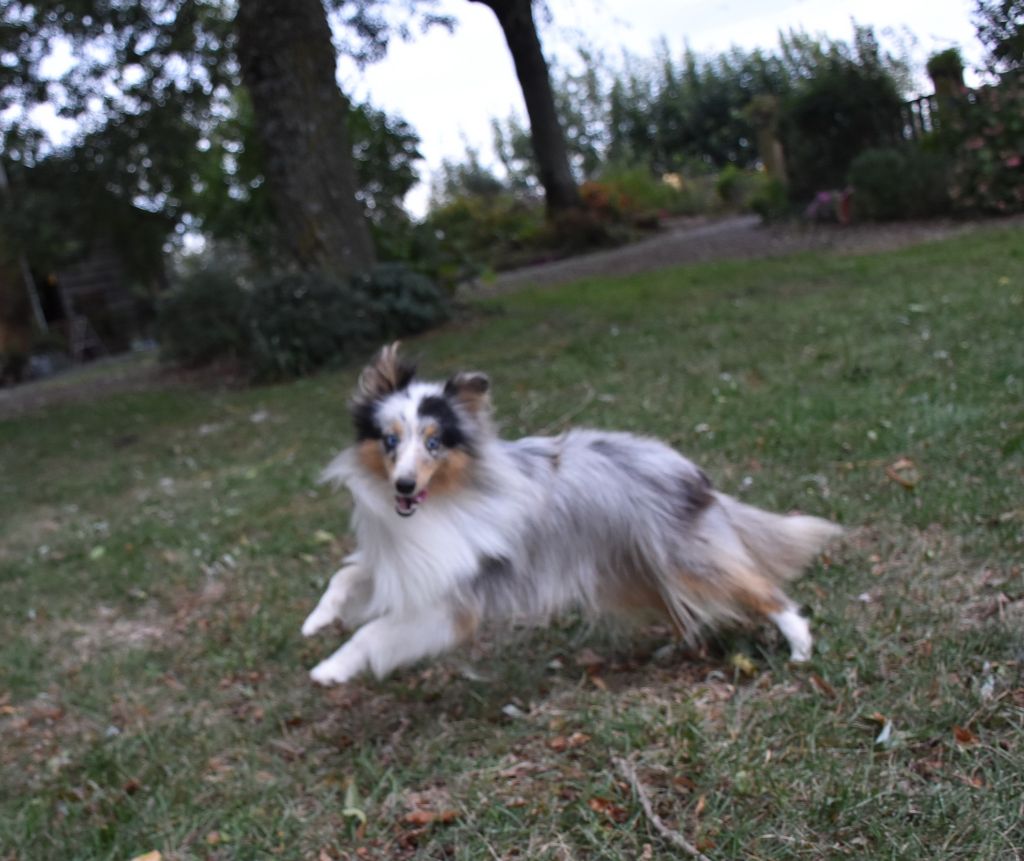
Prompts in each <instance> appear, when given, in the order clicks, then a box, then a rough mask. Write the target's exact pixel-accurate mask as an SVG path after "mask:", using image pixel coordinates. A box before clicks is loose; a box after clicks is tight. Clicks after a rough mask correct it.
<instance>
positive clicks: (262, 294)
mask: <svg viewBox="0 0 1024 861" xmlns="http://www.w3.org/2000/svg"><path fill="white" fill-rule="evenodd" d="M239 283H240V279H239V278H238V277H235V278H230V277H227V276H225V275H223V274H222V273H218V272H216V270H206V271H202V272H199V273H197V274H195V275H193V276H191V277H190V278H189V279H187V280H186V282H185V283H184V284H183V285H182V287H181V288H179V289H178V290H175V291H174V292H173V293H172V294H171V295H170V296H169V297H168V298H167V300H166V301H165V302H164V303H163V304H162V306H161V310H160V318H159V321H160V328H159V331H160V336H161V348H162V350H163V354H164V356H165V357H166V358H168V359H171V360H172V361H177V362H182V363H185V364H189V365H199V364H205V363H209V362H212V361H215V360H220V359H233V360H236V361H237V362H238V363H239V364H240V365H241V366H242V367H243V368H244V370H246V371H247V372H248V373H249V375H250V376H251V377H252V378H253V379H256V380H264V381H265V380H277V379H286V378H289V377H297V376H302V375H305V374H309V373H312V372H313V371H316V370H318V369H320V368H324V367H331V366H336V365H339V364H341V363H343V362H345V361H348V360H349V359H352V358H356V357H358V356H362V355H363V354H365V353H366V352H368V351H370V350H372V349H374V348H375V347H377V346H379V345H380V343H381V342H382V341H385V340H388V339H390V338H393V337H396V336H400V335H409V334H415V333H417V332H422V331H424V330H426V329H428V328H430V327H431V326H434V325H436V324H438V323H440V322H441V321H442V320H444V319H445V318H446V317H447V313H448V308H447V301H446V299H445V296H444V294H443V293H441V291H440V290H439V289H438V288H437V287H436V286H435V285H434V284H433V282H431V281H430V280H429V279H428V278H426V277H425V276H423V275H421V274H419V273H416V272H413V271H412V270H410V269H408V268H407V267H406V266H404V265H402V264H384V265H381V266H378V267H377V268H375V269H374V270H373V271H372V272H371V273H369V274H367V275H364V276H360V277H357V278H354V279H353V280H351V281H344V280H339V279H336V278H332V277H331V276H329V275H326V274H324V273H287V274H281V275H275V276H272V277H269V278H266V279H264V280H262V281H259V282H257V283H256V284H255V285H254V286H252V287H250V288H248V289H243V288H241V287H240V286H239Z"/></svg>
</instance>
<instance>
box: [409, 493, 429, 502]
mask: <svg viewBox="0 0 1024 861" xmlns="http://www.w3.org/2000/svg"><path fill="white" fill-rule="evenodd" d="M426 498H427V491H426V490H421V491H420V492H419V493H417V494H416V495H415V496H414V497H413V498H412V501H413V502H423V500H424V499H426Z"/></svg>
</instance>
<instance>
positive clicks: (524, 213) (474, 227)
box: [425, 193, 545, 283]
mask: <svg viewBox="0 0 1024 861" xmlns="http://www.w3.org/2000/svg"><path fill="white" fill-rule="evenodd" d="M544 226H545V221H544V207H543V205H542V204H541V203H540V202H539V201H530V202H527V201H523V200H519V199H517V198H515V197H513V196H512V195H511V194H507V193H503V194H500V195H495V196H487V197H484V196H470V195H465V196H462V197H455V198H453V199H451V200H448V201H447V202H446V203H444V204H442V205H441V206H437V207H435V208H433V209H431V211H430V213H429V214H428V215H427V219H426V221H425V227H426V229H427V230H429V231H430V232H431V233H432V234H433V235H434V237H436V240H437V243H438V247H439V249H440V250H441V253H440V254H439V255H438V260H437V264H436V266H437V271H438V274H439V277H440V278H441V280H442V281H443V282H444V283H456V282H458V281H462V280H465V279H466V278H472V277H475V276H477V275H479V274H480V273H482V272H484V271H486V270H488V269H507V268H511V267H514V266H516V265H518V264H521V263H524V262H528V261H529V260H531V259H532V257H533V256H534V255H535V254H536V250H535V246H536V244H537V241H538V236H539V235H540V234H541V233H542V231H543V230H544Z"/></svg>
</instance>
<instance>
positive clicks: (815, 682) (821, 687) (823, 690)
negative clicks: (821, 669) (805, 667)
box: [808, 673, 836, 700]
mask: <svg viewBox="0 0 1024 861" xmlns="http://www.w3.org/2000/svg"><path fill="white" fill-rule="evenodd" d="M808 680H809V681H810V683H811V687H812V688H814V689H815V690H816V691H817V692H818V693H819V694H822V695H824V696H826V697H828V698H829V699H830V700H834V699H835V698H836V689H835V688H834V687H832V685H830V684H829V683H828V682H826V681H825V680H824V679H823V678H822V677H821V676H819V675H818V674H817V673H811V674H810V676H808Z"/></svg>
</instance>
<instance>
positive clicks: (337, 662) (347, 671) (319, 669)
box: [309, 648, 366, 685]
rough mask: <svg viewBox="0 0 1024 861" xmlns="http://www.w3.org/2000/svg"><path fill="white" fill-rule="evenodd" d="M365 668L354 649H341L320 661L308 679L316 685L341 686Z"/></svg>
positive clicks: (364, 662) (360, 656) (361, 658)
mask: <svg viewBox="0 0 1024 861" xmlns="http://www.w3.org/2000/svg"><path fill="white" fill-rule="evenodd" d="M365 667H366V661H365V660H364V659H363V656H362V655H361V654H360V653H359V652H358V651H357V650H355V649H344V648H343V649H342V650H341V651H340V652H335V653H334V654H333V655H331V656H330V657H329V658H326V659H325V660H323V661H321V662H320V663H319V664H317V665H316V666H315V667H313V669H312V670H310V673H309V677H310V678H311V679H312V680H313V681H314V682H316V683H317V684H318V685H343V684H345V682H349V681H351V680H352V679H354V678H355V677H356V676H358V675H359V674H360V673H361V672H362V671H363V670H364V669H365Z"/></svg>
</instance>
